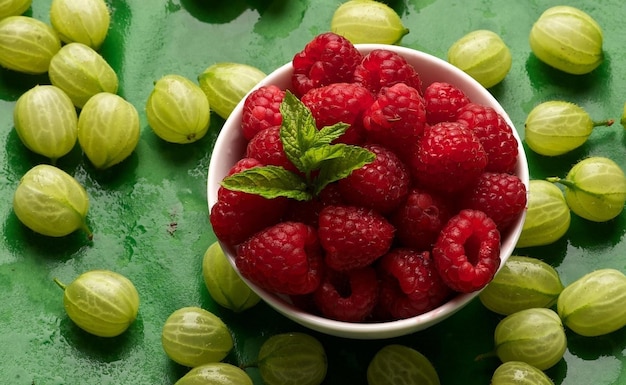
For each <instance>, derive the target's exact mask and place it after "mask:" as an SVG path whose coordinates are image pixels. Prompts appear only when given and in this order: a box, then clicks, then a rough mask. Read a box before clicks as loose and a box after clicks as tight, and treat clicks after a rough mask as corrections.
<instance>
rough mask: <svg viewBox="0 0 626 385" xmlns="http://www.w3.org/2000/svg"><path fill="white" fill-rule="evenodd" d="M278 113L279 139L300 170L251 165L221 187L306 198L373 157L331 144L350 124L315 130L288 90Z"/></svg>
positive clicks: (308, 113) (308, 114)
mask: <svg viewBox="0 0 626 385" xmlns="http://www.w3.org/2000/svg"><path fill="white" fill-rule="evenodd" d="M280 112H281V115H282V118H283V120H282V125H281V129H280V139H281V142H282V144H283V148H284V150H285V154H286V156H287V159H289V160H290V161H291V162H292V163H293V164H294V166H296V168H297V169H298V171H300V173H294V172H292V171H289V170H287V169H285V168H283V167H279V166H262V167H254V168H251V169H248V170H244V171H242V172H239V173H236V174H233V175H231V176H228V177H226V178H224V180H222V186H223V187H225V188H227V189H229V190H234V191H242V192H246V193H250V194H257V195H261V196H263V197H265V198H268V199H272V198H276V197H280V196H283V197H288V198H292V199H296V200H301V201H302V200H309V199H312V198H313V197H314V196H316V195H317V194H319V193H320V191H322V190H323V189H324V187H326V186H327V185H328V184H330V183H333V182H336V181H338V180H340V179H343V178H345V177H347V176H348V175H350V174H351V173H352V171H354V170H356V169H359V168H361V167H363V166H364V165H366V164H368V163H371V162H372V161H374V159H375V157H376V155H374V153H372V152H371V151H368V150H366V149H364V148H362V147H359V146H353V145H347V144H342V143H337V144H332V142H333V141H334V140H336V139H337V138H339V137H340V136H341V135H342V134H343V133H345V132H346V130H347V129H348V128H349V125H348V124H345V123H337V124H334V125H332V126H327V127H323V128H322V129H320V130H318V129H317V127H316V125H315V119H314V118H313V115H312V114H311V111H310V110H309V109H308V108H307V107H306V106H305V105H304V104H303V103H302V102H301V101H300V100H299V99H298V98H297V97H296V96H295V95H293V94H292V93H291V92H290V91H288V90H287V91H286V92H285V98H284V99H283V102H282V103H281V105H280Z"/></svg>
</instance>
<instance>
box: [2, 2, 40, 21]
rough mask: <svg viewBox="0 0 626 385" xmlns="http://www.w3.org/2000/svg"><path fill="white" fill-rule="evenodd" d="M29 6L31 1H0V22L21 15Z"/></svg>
mask: <svg viewBox="0 0 626 385" xmlns="http://www.w3.org/2000/svg"><path fill="white" fill-rule="evenodd" d="M31 4H32V0H0V20H2V19H4V18H5V17H9V16H19V15H21V14H23V13H24V12H26V10H27V9H28V8H30V5H31Z"/></svg>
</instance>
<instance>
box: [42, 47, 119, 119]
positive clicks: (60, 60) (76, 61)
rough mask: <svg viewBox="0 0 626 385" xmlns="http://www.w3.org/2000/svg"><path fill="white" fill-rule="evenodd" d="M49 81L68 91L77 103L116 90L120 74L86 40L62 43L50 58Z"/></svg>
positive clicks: (81, 103)
mask: <svg viewBox="0 0 626 385" xmlns="http://www.w3.org/2000/svg"><path fill="white" fill-rule="evenodd" d="M48 72H49V73H48V74H49V76H50V82H52V85H55V86H57V87H59V88H60V89H62V90H63V91H65V93H67V95H68V96H69V97H70V99H72V102H73V103H74V105H75V106H76V107H79V108H82V107H83V106H84V105H85V103H87V100H89V98H91V97H92V96H94V95H95V94H97V93H100V92H109V93H112V94H114V93H116V92H117V88H118V85H119V81H118V78H117V74H116V73H115V71H114V70H113V68H111V66H110V65H109V63H107V62H106V60H104V58H103V57H102V56H100V54H98V53H97V52H96V51H95V50H94V49H93V48H91V47H89V46H87V45H85V44H83V43H69V44H66V45H64V46H63V48H61V49H60V50H59V52H58V53H57V54H56V55H54V57H52V60H51V61H50V70H49V71H48Z"/></svg>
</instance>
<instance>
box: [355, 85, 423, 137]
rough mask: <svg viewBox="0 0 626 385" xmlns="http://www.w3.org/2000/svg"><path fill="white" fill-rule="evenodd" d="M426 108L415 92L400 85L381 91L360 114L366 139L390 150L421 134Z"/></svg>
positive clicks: (421, 98)
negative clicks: (361, 114)
mask: <svg viewBox="0 0 626 385" xmlns="http://www.w3.org/2000/svg"><path fill="white" fill-rule="evenodd" d="M425 125H426V107H425V105H424V98H423V97H422V96H421V95H420V94H419V92H418V91H417V90H416V89H415V88H413V87H409V86H407V85H406V84H404V83H397V84H394V85H393V86H391V87H388V88H385V89H384V90H382V91H381V92H380V93H379V94H378V97H377V99H376V101H375V102H374V103H373V104H372V105H371V106H370V107H369V108H368V109H367V110H366V111H365V113H364V114H363V126H364V127H365V130H366V132H367V137H368V140H369V141H371V142H374V143H380V144H382V145H384V146H387V147H389V148H391V149H395V148H396V147H398V145H403V144H404V143H406V142H407V141H415V140H416V139H417V137H418V136H420V135H422V133H423V132H424V127H425Z"/></svg>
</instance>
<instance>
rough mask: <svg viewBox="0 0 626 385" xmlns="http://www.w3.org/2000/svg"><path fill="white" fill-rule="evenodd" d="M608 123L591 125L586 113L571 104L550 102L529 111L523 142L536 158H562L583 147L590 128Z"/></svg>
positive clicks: (608, 122)
mask: <svg viewBox="0 0 626 385" xmlns="http://www.w3.org/2000/svg"><path fill="white" fill-rule="evenodd" d="M612 124H613V120H611V119H610V120H605V121H600V122H594V121H593V120H591V117H590V116H589V114H588V113H587V111H585V110H584V109H583V108H582V107H580V106H578V105H576V104H574V103H570V102H566V101H562V100H553V101H548V102H544V103H541V104H538V105H537V106H535V107H534V108H533V109H532V111H530V113H529V114H528V116H527V117H526V122H525V124H524V129H525V132H524V139H525V140H526V144H528V147H530V149H531V150H533V151H535V152H536V153H538V154H540V155H546V156H556V155H562V154H565V153H567V152H569V151H572V150H574V149H576V148H578V147H580V146H581V145H583V144H584V143H585V142H586V141H587V139H588V138H589V135H591V131H592V130H593V128H594V127H598V126H610V125H612Z"/></svg>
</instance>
